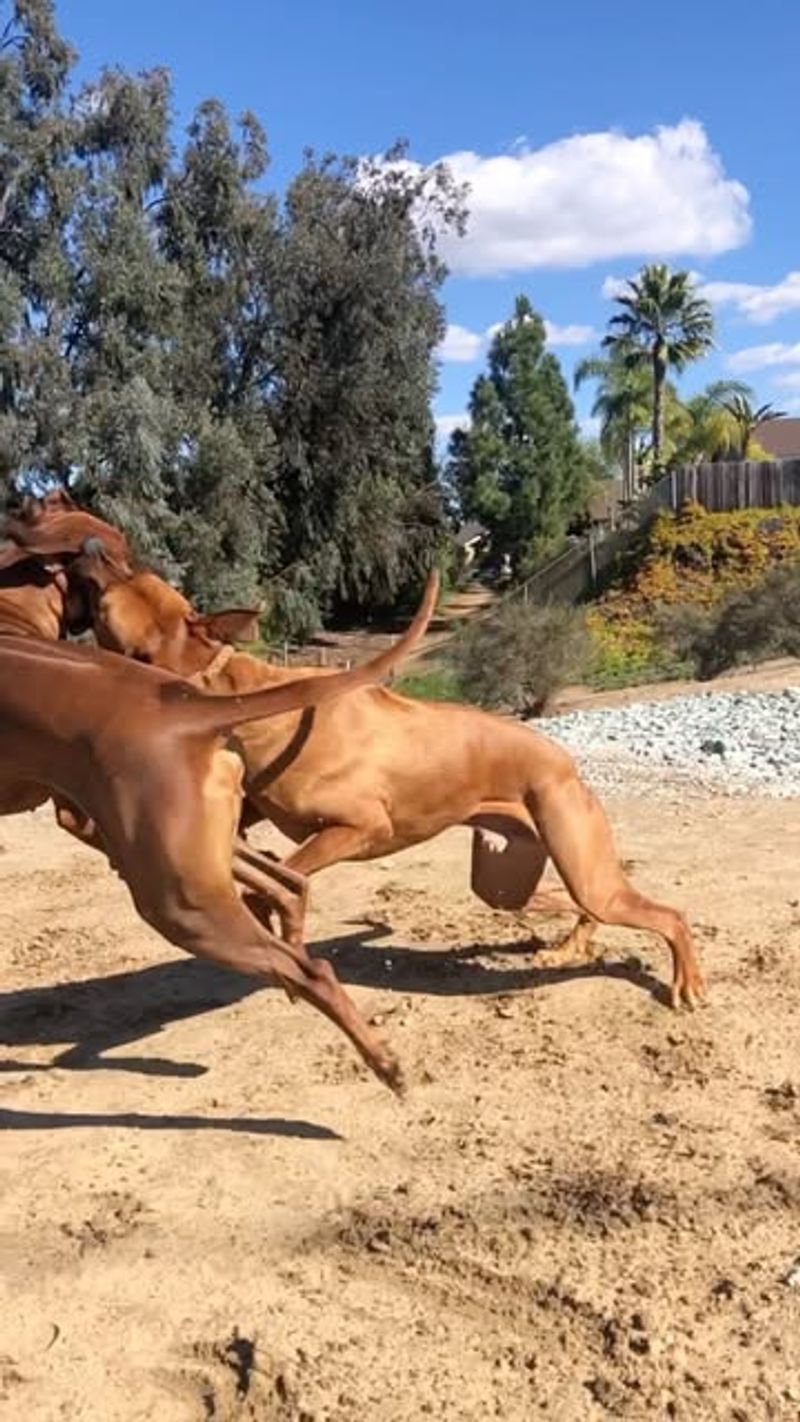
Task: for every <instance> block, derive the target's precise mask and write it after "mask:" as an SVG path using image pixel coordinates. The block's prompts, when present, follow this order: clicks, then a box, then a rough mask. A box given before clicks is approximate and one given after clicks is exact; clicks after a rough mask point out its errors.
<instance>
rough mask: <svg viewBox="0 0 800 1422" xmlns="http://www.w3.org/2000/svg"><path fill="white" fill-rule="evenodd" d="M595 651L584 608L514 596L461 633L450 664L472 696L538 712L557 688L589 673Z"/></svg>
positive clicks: (486, 703)
mask: <svg viewBox="0 0 800 1422" xmlns="http://www.w3.org/2000/svg"><path fill="white" fill-rule="evenodd" d="M591 655H592V650H591V640H590V638H589V634H588V631H587V628H586V620H585V618H584V616H583V614H582V613H581V612H577V611H576V610H575V609H574V608H570V607H556V606H547V607H542V606H539V605H536V604H530V603H523V602H520V601H511V602H507V603H504V604H502V605H501V606H500V608H499V609H498V611H497V612H495V613H493V614H492V616H490V617H487V618H484V619H482V620H481V621H479V622H473V623H472V624H471V625H467V626H466V627H465V628H464V629H463V630H462V631H461V632H460V633H459V635H458V636H457V638H456V639H455V642H454V644H453V647H452V649H451V652H450V664H451V666H452V667H453V668H454V670H455V673H456V675H457V677H458V680H459V684H460V686H461V687H462V690H463V693H464V695H465V696H466V697H467V699H468V700H469V701H474V702H476V703H477V704H478V705H479V706H485V707H488V708H491V709H502V710H506V711H513V712H515V713H517V714H519V715H524V716H539V715H541V714H542V712H543V711H544V710H545V709H546V706H547V703H548V702H549V701H550V700H551V698H552V697H553V696H554V695H555V693H556V692H557V691H559V690H560V689H561V688H562V687H563V686H566V685H567V684H568V683H569V682H570V681H576V680H580V679H581V678H583V677H584V676H585V674H586V672H587V670H588V668H589V666H590V663H591Z"/></svg>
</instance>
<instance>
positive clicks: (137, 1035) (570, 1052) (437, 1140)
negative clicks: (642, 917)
mask: <svg viewBox="0 0 800 1422" xmlns="http://www.w3.org/2000/svg"><path fill="white" fill-rule="evenodd" d="M609 808H610V811H611V814H612V817H613V820H614V823H615V827H616V829H617V833H618V837H619V840H620V844H621V847H622V850H623V853H624V855H625V856H626V857H627V858H628V859H629V860H630V861H632V872H633V876H634V878H635V880H636V881H637V883H639V884H640V885H641V886H642V887H646V888H648V889H650V890H652V891H655V892H658V893H659V894H661V895H662V896H664V897H665V898H667V899H670V900H672V901H673V902H676V903H678V904H679V905H681V906H682V907H685V908H686V909H687V911H688V912H689V914H690V917H691V920H692V922H693V924H694V926H695V928H696V931H697V935H698V940H699V943H700V947H701V952H702V956H703V959H704V963H705V966H706V970H707V973H708V978H709V982H710V990H711V991H710V1002H709V1005H708V1007H707V1008H705V1009H703V1010H701V1011H700V1012H698V1013H695V1014H694V1015H675V1014H672V1013H671V1012H670V1011H669V1010H668V1009H667V1008H666V1007H665V1005H664V993H663V988H664V984H665V982H666V981H667V977H668V963H667V956H666V953H665V952H664V951H663V950H662V949H661V948H660V947H659V946H658V945H657V944H655V943H653V942H650V941H648V940H644V939H641V938H639V937H637V936H636V935H634V934H630V933H626V932H623V931H617V930H614V931H611V932H609V931H605V933H604V942H605V944H606V948H607V954H606V959H605V961H604V962H602V963H601V964H599V965H598V966H597V967H594V966H592V967H578V968H575V969H563V970H554V969H552V968H550V969H548V968H547V967H542V966H539V967H538V968H537V965H536V947H537V944H540V943H542V942H544V943H546V942H548V941H552V940H553V939H554V938H555V937H557V936H558V934H559V933H560V931H561V928H562V925H561V923H559V922H557V921H555V920H549V921H544V920H541V919H538V920H536V922H535V923H534V924H533V931H534V932H535V934H537V935H539V937H538V938H536V937H534V938H533V939H532V937H531V934H532V925H531V923H530V922H527V923H525V922H523V921H521V920H520V919H518V918H515V917H509V916H505V917H504V916H501V915H496V914H492V913H490V912H489V911H488V910H484V909H483V908H482V907H481V906H480V905H479V904H477V903H476V902H475V901H474V900H471V899H470V897H469V894H468V888H467V859H468V840H467V837H466V835H465V834H463V833H461V832H453V833H451V834H448V835H445V836H443V837H442V838H441V839H440V840H438V841H437V842H436V843H435V844H431V845H427V846H425V847H423V848H421V849H416V850H413V851H410V852H408V853H406V854H404V855H402V856H398V857H397V858H395V859H393V860H387V861H384V862H382V863H377V864H373V865H368V866H345V867H341V868H337V869H335V870H332V871H330V872H329V873H327V874H326V875H324V876H321V877H320V879H319V880H317V881H316V884H315V893H314V899H315V907H314V912H313V918H312V939H313V941H314V942H315V944H316V945H317V947H318V949H319V951H321V952H324V953H326V954H328V955H329V956H330V957H331V959H332V960H333V961H334V962H335V963H336V966H337V969H338V971H339V973H340V975H341V977H342V978H343V980H344V981H345V982H347V983H348V984H350V985H352V991H353V994H354V996H355V997H356V998H357V1000H358V1001H359V1002H360V1003H361V1005H362V1006H363V1007H364V1009H365V1010H366V1011H367V1012H368V1013H369V1014H370V1015H373V1016H375V1017H376V1018H377V1019H378V1020H379V1021H382V1022H383V1028H384V1030H385V1032H386V1033H387V1034H388V1035H389V1036H390V1037H391V1040H392V1041H393V1043H394V1044H395V1045H396V1047H397V1049H398V1050H399V1052H400V1053H401V1055H402V1058H403V1061H404V1064H405V1066H406V1069H407V1071H408V1074H409V1076H410V1078H411V1082H412V1090H411V1094H410V1096H409V1098H408V1100H407V1102H406V1103H405V1104H400V1103H398V1102H397V1101H396V1100H395V1099H394V1098H393V1097H392V1096H391V1095H390V1094H389V1093H388V1092H386V1091H385V1090H383V1089H382V1088H381V1087H380V1086H379V1085H378V1084H377V1083H376V1082H375V1081H374V1080H372V1079H371V1078H370V1077H369V1076H368V1075H367V1074H366V1073H365V1071H364V1070H363V1068H362V1067H361V1066H360V1065H359V1063H358V1062H357V1061H356V1059H355V1057H354V1055H353V1053H352V1051H351V1049H350V1047H349V1045H348V1044H347V1043H346V1042H345V1041H344V1039H341V1038H339V1036H338V1035H337V1034H336V1032H335V1031H334V1029H333V1028H332V1027H331V1026H330V1025H329V1024H328V1023H327V1022H326V1021H324V1020H323V1019H322V1018H321V1017H319V1016H317V1015H316V1014H314V1013H313V1012H312V1011H311V1010H310V1009H307V1008H304V1007H294V1008H293V1007H291V1006H289V1004H288V1003H287V1001H286V1000H285V999H284V998H283V997H282V995H281V994H279V993H278V992H276V991H273V990H270V989H263V990H260V991H254V990H253V985H252V984H251V983H250V982H248V981H246V980H244V979H240V978H238V977H236V976H234V975H231V974H225V973H223V972H221V971H217V970H210V969H209V968H208V967H206V966H204V965H202V964H198V963H196V962H194V961H190V960H185V959H181V960H178V959H176V956H175V953H174V951H172V950H170V949H165V946H164V944H163V943H162V942H161V941H160V940H159V939H157V938H156V936H155V935H154V934H153V933H151V932H150V931H149V930H148V929H146V928H145V927H144V926H143V925H142V924H140V923H139V922H138V921H137V919H136V917H135V915H134V913H133V911H132V909H131V907H130V905H129V902H128V899H127V894H126V891H125V889H124V887H123V886H122V885H121V884H120V883H119V881H118V880H116V879H115V878H114V876H113V875H112V874H111V873H110V871H108V870H107V869H106V868H105V867H104V865H103V864H102V863H101V862H100V860H99V859H98V858H96V857H95V856H93V855H92V854H91V852H89V851H87V850H83V849H81V848H80V847H79V846H77V845H76V844H74V843H73V842H72V841H70V840H69V839H68V838H67V837H66V836H65V835H63V834H61V833H60V832H58V831H57V830H56V829H55V827H54V826H53V824H52V823H51V820H50V817H49V814H48V813H47V812H46V811H45V812H39V813H37V814H36V815H32V816H27V817H20V818H19V819H7V820H4V821H2V823H0V928H1V929H2V933H1V935H0V983H1V984H2V990H1V991H0V1126H2V1128H3V1130H2V1137H1V1139H2V1153H1V1154H0V1416H2V1418H3V1419H4V1422H5V1419H14V1422H17V1419H25V1422H28V1419H30V1420H31V1422H51V1419H52V1422H55V1420H56V1419H59V1422H67V1420H68V1422H89V1419H91V1422H144V1419H147V1422H162V1419H163V1422H207V1420H208V1419H213V1422H234V1419H255V1422H290V1420H291V1422H334V1419H335V1420H336V1422H356V1419H358V1422H363V1420H364V1419H375V1422H412V1419H413V1422H417V1419H420V1418H425V1417H431V1418H435V1419H438V1418H441V1419H476V1422H478V1420H479V1422H483V1419H487V1418H492V1417H502V1418H506V1419H511V1422H516V1419H531V1418H538V1417H540V1416H541V1417H545V1418H548V1419H551V1422H556V1419H557V1422H582V1419H599V1418H605V1417H623V1418H633V1419H639V1418H641V1419H645V1418H648V1419H649V1418H682V1419H691V1420H692V1422H696V1420H697V1419H700V1422H715V1419H720V1422H721V1420H722V1419H725V1422H761V1419H772V1418H776V1419H797V1418H798V1417H800V1267H798V1270H797V1273H796V1274H794V1275H793V1274H792V1269H793V1266H794V1265H795V1261H796V1260H797V1261H798V1262H799V1263H800V1156H799V1154H798V1146H799V1145H800V883H799V882H798V875H797V854H798V849H797V846H798V834H799V833H800V806H798V804H797V802H788V803H779V802H767V801H757V800H750V801H748V802H746V804H743V803H742V802H741V801H732V800H725V799H713V798H702V797H700V796H694V797H691V798H686V797H683V798H681V796H680V795H679V794H678V792H677V791H676V794H675V797H674V800H673V801H672V802H671V803H670V802H669V800H667V801H664V800H662V801H660V802H659V804H658V806H657V809H655V808H654V806H653V805H652V804H651V803H649V802H648V800H647V798H646V797H645V796H642V795H636V796H628V797H627V798H626V797H625V795H624V794H620V795H619V796H618V797H617V798H616V799H613V800H611V801H610V802H609ZM793 1280H794V1282H792V1281H793Z"/></svg>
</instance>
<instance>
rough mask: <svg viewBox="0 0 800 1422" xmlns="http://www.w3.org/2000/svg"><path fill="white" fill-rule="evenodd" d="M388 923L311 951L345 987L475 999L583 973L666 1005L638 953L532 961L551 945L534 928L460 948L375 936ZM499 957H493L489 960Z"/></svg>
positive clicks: (382, 934) (665, 996)
mask: <svg viewBox="0 0 800 1422" xmlns="http://www.w3.org/2000/svg"><path fill="white" fill-rule="evenodd" d="M392 931H393V930H392V927H391V925H390V924H389V923H375V922H374V920H371V921H370V926H369V930H368V932H366V933H365V932H364V931H363V929H362V931H361V932H354V933H351V934H347V935H345V936H343V937H341V938H331V939H328V940H327V941H326V942H324V943H318V944H315V945H314V946H313V948H312V949H311V952H312V956H314V957H323V958H327V959H328V962H329V963H331V964H332V965H333V967H334V968H335V970H336V975H337V977H338V978H339V980H340V981H341V982H342V983H344V984H347V985H349V986H354V987H370V988H377V989H381V990H383V991H387V990H388V991H390V992H399V993H410V994H413V993H422V994H425V995H429V996H435V997H439V996H447V997H473V996H491V995H493V994H494V995H506V994H508V993H515V992H524V991H526V990H531V989H536V988H543V987H553V986H557V985H559V984H564V983H571V982H576V981H580V980H581V979H586V978H598V977H602V978H612V979H616V980H617V981H622V982H628V983H631V984H632V985H633V986H635V987H637V988H640V989H642V990H643V991H644V992H647V993H649V994H650V996H651V997H653V998H655V1000H656V1001H657V1002H659V1003H660V1004H662V1005H663V1006H669V1004H670V997H669V992H668V991H667V988H666V987H665V985H664V983H662V982H661V981H660V980H659V979H658V978H657V977H656V976H655V974H654V973H652V972H651V971H650V970H649V968H648V967H647V966H646V965H645V964H644V963H643V962H642V961H641V959H639V958H637V957H635V956H632V955H631V956H629V957H627V958H625V959H622V960H621V961H617V962H608V961H606V960H605V959H603V958H596V959H592V960H591V961H588V960H587V961H583V962H575V963H569V962H565V963H558V964H552V963H546V962H541V963H539V964H537V962H536V957H537V955H538V954H540V953H546V952H548V951H549V950H550V949H551V948H552V945H551V944H550V943H548V942H547V941H546V940H544V939H541V938H538V937H537V936H536V935H535V933H533V932H532V933H531V936H530V938H528V939H527V940H526V941H525V942H520V941H519V939H516V938H515V939H512V940H510V941H509V942H499V943H498V942H492V943H491V944H485V943H480V942H475V943H470V944H466V945H463V946H461V947H459V948H427V947H420V948H417V947H414V948H411V947H402V946H398V945H397V944H395V943H387V944H385V945H384V946H383V947H381V946H380V945H379V944H376V940H377V939H381V938H386V937H388V936H390V935H391V933H392ZM522 957H524V958H527V959H528V960H529V962H528V964H527V965H526V966H525V967H519V968H518V967H513V966H509V965H508V964H507V963H504V962H503V961H502V960H503V959H506V958H522ZM492 958H497V959H498V960H500V961H498V962H491V961H489V962H487V961H486V960H487V959H490V960H491V959H492Z"/></svg>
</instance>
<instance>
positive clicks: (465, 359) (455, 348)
mask: <svg viewBox="0 0 800 1422" xmlns="http://www.w3.org/2000/svg"><path fill="white" fill-rule="evenodd" d="M482 345H483V336H482V335H481V334H480V333H479V332H478V331H469V330H467V327H466V326H448V327H447V330H446V332H445V336H444V340H443V341H442V343H441V345H440V346H439V348H438V350H437V355H438V357H439V359H440V360H447V361H454V362H457V363H463V364H465V365H466V364H468V363H469V362H470V361H473V360H477V359H478V356H479V355H480V353H481V346H482Z"/></svg>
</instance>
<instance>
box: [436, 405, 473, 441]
mask: <svg viewBox="0 0 800 1422" xmlns="http://www.w3.org/2000/svg"><path fill="white" fill-rule="evenodd" d="M469 426H470V418H469V415H468V414H467V412H466V410H462V411H461V413H460V414H458V415H437V416H436V438H437V439H438V440H439V441H440V442H441V443H442V444H446V443H447V441H448V440H449V438H450V436H451V434H453V433H454V432H455V431H456V430H468V429H469Z"/></svg>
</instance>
